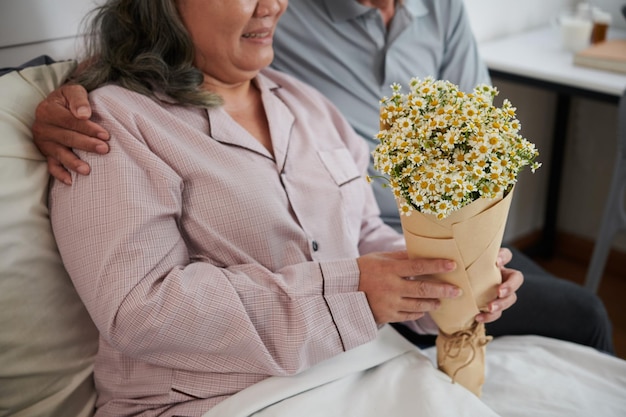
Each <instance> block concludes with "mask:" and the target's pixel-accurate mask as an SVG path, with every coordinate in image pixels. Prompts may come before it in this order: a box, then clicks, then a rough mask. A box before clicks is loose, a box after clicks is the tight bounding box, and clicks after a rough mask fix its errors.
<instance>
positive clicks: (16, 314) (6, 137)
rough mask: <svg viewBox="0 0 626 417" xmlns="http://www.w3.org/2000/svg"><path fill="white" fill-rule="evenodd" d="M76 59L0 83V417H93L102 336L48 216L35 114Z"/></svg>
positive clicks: (33, 69) (21, 73)
mask: <svg viewBox="0 0 626 417" xmlns="http://www.w3.org/2000/svg"><path fill="white" fill-rule="evenodd" d="M75 64H76V63H75V62H59V63H56V64H52V65H43V66H38V67H31V68H27V69H24V70H22V71H19V72H17V71H14V72H11V73H8V74H6V75H4V76H2V77H0V91H1V92H2V93H1V94H0V416H3V417H4V416H14V417H18V416H24V417H25V416H28V417H37V416H46V417H50V416H59V417H60V416H63V417H83V416H91V415H93V412H94V404H95V398H96V394H95V390H94V384H93V361H94V356H95V354H96V351H97V338H98V335H97V331H96V328H95V326H94V325H93V323H92V322H91V319H90V318H89V316H88V314H87V311H86V310H85V308H84V306H83V304H82V303H81V301H80V299H79V298H78V295H77V294H76V291H75V290H74V287H73V286H72V283H71V281H70V279H69V277H68V275H67V273H66V272H65V269H64V268H63V265H62V263H61V257H60V255H59V253H58V251H57V247H56V243H55V241H54V238H53V235H52V229H51V227H50V222H49V218H48V208H47V195H48V180H49V176H48V172H47V167H46V162H45V159H44V158H43V156H42V155H41V154H40V153H39V151H38V150H37V148H36V147H35V146H34V144H33V142H32V136H31V130H30V128H31V125H32V123H33V121H34V117H35V116H34V115H35V108H36V106H37V104H38V103H39V102H40V101H41V100H42V99H43V98H45V97H46V96H47V95H48V94H49V93H50V92H51V91H52V90H54V89H55V88H56V87H57V86H59V85H60V84H61V83H62V82H63V81H64V80H65V78H66V77H67V75H68V74H69V73H70V72H71V71H72V70H73V69H74V68H75Z"/></svg>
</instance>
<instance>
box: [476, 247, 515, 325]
mask: <svg viewBox="0 0 626 417" xmlns="http://www.w3.org/2000/svg"><path fill="white" fill-rule="evenodd" d="M511 259H513V254H512V253H511V251H510V250H508V249H506V248H500V252H499V253H498V267H499V268H500V271H501V272H502V284H500V285H499V286H498V297H497V298H496V299H495V300H493V301H492V302H490V303H489V304H488V305H487V309H488V310H489V311H487V312H485V313H480V314H478V315H477V316H476V321H478V322H481V323H490V322H492V321H496V320H498V319H499V318H500V316H502V312H503V311H504V310H506V309H507V308H509V307H511V306H512V305H513V304H515V302H516V301H517V294H516V292H517V290H519V288H520V287H521V286H522V284H523V283H524V275H523V274H522V273H521V272H520V271H517V270H515V269H509V268H506V267H505V265H506V264H508V263H509V262H510V261H511Z"/></svg>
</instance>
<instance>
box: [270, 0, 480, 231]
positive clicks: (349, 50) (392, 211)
mask: <svg viewBox="0 0 626 417" xmlns="http://www.w3.org/2000/svg"><path fill="white" fill-rule="evenodd" d="M398 3H399V4H398V5H397V6H396V9H397V11H396V15H395V16H394V18H393V20H392V21H391V22H390V25H389V27H388V28H386V27H385V25H384V23H383V20H382V17H381V15H380V13H379V12H378V10H377V9H373V8H370V7H366V6H363V5H361V4H360V3H358V2H357V1H356V0H290V2H289V7H288V8H287V11H286V12H285V14H284V15H283V17H282V18H281V20H280V22H279V24H278V29H277V32H276V34H275V39H274V48H275V58H274V62H273V64H272V66H273V67H275V68H277V69H279V70H281V71H285V72H287V73H289V74H292V75H294V76H296V77H298V78H300V79H301V80H303V81H305V82H307V83H309V84H311V85H312V86H314V87H316V88H317V89H318V90H320V91H321V92H322V93H323V94H324V95H325V96H326V97H328V98H329V99H330V100H331V101H332V102H333V103H334V104H335V105H336V106H337V107H338V108H339V110H341V112H342V113H343V114H344V116H345V117H346V118H347V119H348V121H349V122H350V124H351V125H352V127H353V128H354V129H355V130H356V131H357V133H358V134H359V135H360V136H362V137H363V138H364V139H365V140H366V141H367V142H368V144H369V146H370V151H373V150H374V148H375V146H376V145H377V140H375V139H374V135H376V133H378V103H379V100H380V98H381V97H383V96H386V95H390V93H391V88H390V85H391V84H392V83H394V82H397V83H400V84H402V85H404V86H406V85H407V84H408V82H409V79H410V78H411V77H414V76H418V77H421V78H423V77H425V76H428V75H432V76H434V77H436V78H440V79H447V80H450V81H452V82H454V83H456V84H458V85H459V86H460V87H461V88H462V89H463V90H465V91H469V90H471V89H473V88H474V86H476V85H477V84H480V83H489V82H490V79H489V75H488V72H487V68H486V67H485V65H484V64H483V63H482V61H481V60H480V58H479V56H478V50H477V46H476V41H475V39H474V36H473V34H472V31H471V28H470V24H469V20H468V16H467V14H466V11H465V8H464V5H463V0H404V1H403V2H401V1H399V2H398ZM400 3H401V4H400ZM370 175H379V173H377V172H376V171H374V170H373V168H372V162H370ZM378 182H380V181H378ZM373 186H374V192H375V194H376V199H377V201H378V204H379V206H380V209H381V212H382V217H383V220H384V221H385V222H386V223H387V224H389V225H391V226H393V227H394V228H396V229H397V230H400V219H399V216H398V209H397V208H396V204H395V201H394V198H393V195H392V192H391V190H390V189H389V188H383V187H382V186H381V184H378V183H377V184H374V185H373Z"/></svg>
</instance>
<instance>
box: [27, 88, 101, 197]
mask: <svg viewBox="0 0 626 417" xmlns="http://www.w3.org/2000/svg"><path fill="white" fill-rule="evenodd" d="M90 117H91V107H90V105H89V100H88V95H87V91H86V90H85V89H84V88H83V87H82V86H80V85H75V84H65V85H63V86H61V87H60V88H58V89H56V90H55V91H53V92H52V93H50V95H48V97H47V98H46V99H45V100H44V101H42V102H41V103H39V105H38V106H37V110H36V112H35V122H34V124H33V126H32V131H33V139H34V142H35V145H36V146H37V148H39V151H40V152H41V153H42V154H43V155H44V156H46V157H47V159H48V171H49V172H50V174H51V175H52V176H54V177H55V178H56V179H58V180H60V181H62V182H64V183H66V184H68V185H69V184H71V183H72V180H71V176H70V174H69V172H68V169H69V170H72V171H75V172H78V173H79V174H83V175H87V174H89V172H90V168H89V165H88V164H87V163H86V162H84V161H82V160H80V159H79V158H78V157H77V156H76V154H74V152H72V150H71V149H70V148H76V149H80V150H83V151H87V152H95V153H99V154H105V153H107V152H108V151H109V146H108V144H107V143H106V141H107V140H109V134H108V132H107V131H106V130H104V129H103V128H102V127H101V126H100V125H98V124H96V123H94V122H91V121H90V120H89V118H90Z"/></svg>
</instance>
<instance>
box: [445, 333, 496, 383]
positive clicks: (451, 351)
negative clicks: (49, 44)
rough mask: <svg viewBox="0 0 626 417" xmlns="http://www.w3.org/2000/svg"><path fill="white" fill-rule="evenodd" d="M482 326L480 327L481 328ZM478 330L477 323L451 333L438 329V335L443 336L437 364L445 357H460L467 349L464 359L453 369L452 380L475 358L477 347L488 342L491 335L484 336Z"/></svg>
mask: <svg viewBox="0 0 626 417" xmlns="http://www.w3.org/2000/svg"><path fill="white" fill-rule="evenodd" d="M482 329H484V327H481V330H482ZM481 330H479V327H478V323H476V322H475V323H474V324H473V325H472V326H471V327H470V328H468V329H463V330H459V331H456V332H454V333H452V334H448V333H445V332H443V331H440V332H439V333H440V336H443V339H444V341H443V342H444V343H443V352H441V353H442V356H441V358H440V360H439V362H440V363H439V366H442V363H443V361H444V360H445V359H446V358H450V359H452V360H458V359H462V358H461V355H462V354H463V352H465V351H467V353H468V354H467V358H466V359H465V361H464V362H463V363H462V364H461V365H460V366H459V367H458V368H456V369H455V370H454V372H453V374H452V375H451V378H452V382H453V383H454V382H455V379H456V375H457V373H458V372H459V371H460V370H462V369H464V368H466V367H468V366H469V365H470V364H471V363H472V362H473V361H474V359H475V358H476V352H477V349H482V348H483V347H484V346H486V345H487V343H489V342H490V341H491V340H492V339H493V337H491V336H486V335H485V334H484V333H483V331H481Z"/></svg>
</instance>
